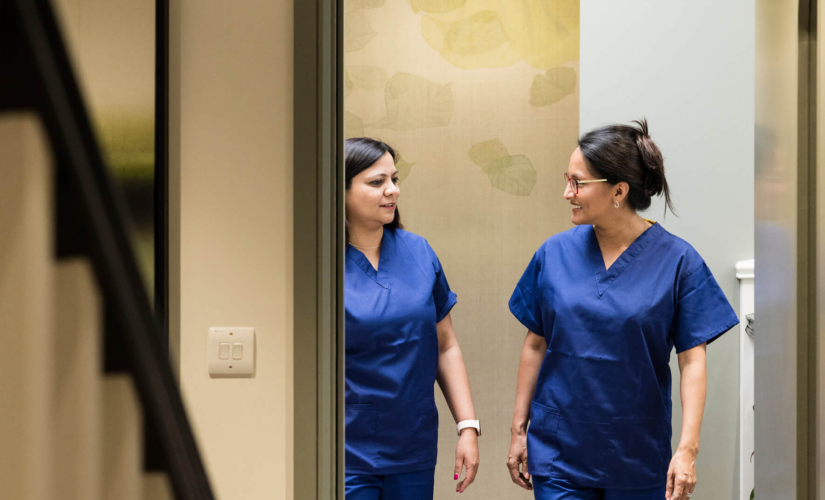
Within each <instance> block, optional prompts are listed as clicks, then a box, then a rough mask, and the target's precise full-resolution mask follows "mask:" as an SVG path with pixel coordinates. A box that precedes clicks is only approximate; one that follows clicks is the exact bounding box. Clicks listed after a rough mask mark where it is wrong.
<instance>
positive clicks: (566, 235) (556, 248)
mask: <svg viewBox="0 0 825 500" xmlns="http://www.w3.org/2000/svg"><path fill="white" fill-rule="evenodd" d="M590 231H592V227H591V226H588V225H582V226H573V227H571V228H570V229H567V230H566V231H562V232H560V233H556V234H554V235H553V236H551V237H549V238H547V239H546V240H545V241H544V243H542V244H541V246H540V247H539V249H538V250H537V251H536V256H538V257H543V256H544V255H547V254H553V253H555V252H562V251H564V250H565V249H568V248H570V247H580V246H581V245H584V242H585V241H586V238H587V235H588V233H589V232H590Z"/></svg>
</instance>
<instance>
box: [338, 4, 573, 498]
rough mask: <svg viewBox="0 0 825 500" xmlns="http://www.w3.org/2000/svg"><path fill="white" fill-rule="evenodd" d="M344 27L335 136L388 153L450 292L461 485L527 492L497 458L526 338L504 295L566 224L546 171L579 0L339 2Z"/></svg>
mask: <svg viewBox="0 0 825 500" xmlns="http://www.w3.org/2000/svg"><path fill="white" fill-rule="evenodd" d="M344 24H345V25H344V39H345V61H344V63H345V64H344V81H343V84H344V98H345V101H344V109H345V133H346V136H347V137H361V136H368V137H374V138H377V139H380V140H383V141H385V142H387V143H389V144H390V145H392V146H393V147H394V148H395V149H396V150H397V151H398V153H399V159H398V161H397V163H396V168H397V169H398V171H399V174H400V176H399V177H400V179H401V183H400V186H401V198H400V199H399V211H400V213H401V216H402V221H403V223H404V225H405V227H406V228H407V229H408V230H410V231H412V232H414V233H417V234H419V235H421V236H423V237H425V238H427V240H428V241H429V242H430V244H431V245H432V246H433V248H434V249H435V251H436V252H437V253H438V255H439V258H440V259H441V262H442V264H443V266H444V270H445V272H446V275H447V277H448V279H449V282H450V285H451V287H452V288H453V290H454V291H455V292H456V293H457V294H458V304H457V305H456V307H455V308H454V309H453V311H452V313H451V315H452V319H453V324H454V326H455V330H456V334H457V336H458V339H459V342H460V344H461V349H462V352H463V353H464V358H465V362H466V364H467V369H468V372H469V375H470V384H471V386H472V389H473V400H474V403H475V407H476V412H477V416H478V418H479V419H480V420H481V422H482V426H483V428H484V437H482V438H481V439H480V440H479V446H480V451H481V462H482V466H481V468H480V470H479V476H478V478H477V480H476V483H475V484H474V485H473V486H471V488H470V491H472V493H470V494H471V495H472V497H473V498H479V499H507V498H532V495H531V493H528V492H525V491H523V490H521V489H520V488H518V487H517V486H515V485H514V484H512V482H511V481H510V479H509V476H508V474H507V471H506V468H505V467H504V466H503V465H502V464H504V462H505V460H506V457H507V451H508V448H509V444H510V432H509V427H510V421H511V419H512V412H513V402H514V398H515V385H516V374H517V371H518V360H519V355H520V353H521V345H522V342H523V340H524V336H525V334H526V331H525V330H524V328H523V327H522V326H521V325H520V324H519V323H518V322H517V321H516V320H515V319H514V318H513V317H512V316H511V315H510V313H509V310H508V307H507V303H508V300H509V297H510V294H511V293H512V291H513V287H514V286H515V284H516V282H517V281H518V279H519V277H520V276H521V273H522V272H523V271H524V268H525V267H526V265H527V263H528V262H529V260H530V258H531V256H532V254H533V252H535V250H536V249H537V248H538V246H539V245H540V244H541V243H542V242H543V241H544V240H545V239H547V238H548V237H550V236H551V235H553V234H555V233H557V232H559V231H563V230H566V229H568V228H569V227H571V223H570V211H569V205H568V204H567V203H566V202H565V201H564V199H563V196H562V195H563V191H564V179H563V177H562V173H563V172H565V171H566V169H567V164H568V161H569V159H570V155H571V153H572V152H573V150H574V149H575V148H576V145H577V144H576V141H577V137H578V127H579V2H578V0H520V1H518V2H514V1H501V0H346V1H345V23H344ZM436 395H437V396H436V400H437V402H438V407H439V414H440V432H439V460H438V468H437V469H436V495H435V497H436V498H448V496H447V495H455V491H454V482H453V481H452V469H453V463H454V452H455V444H456V436H455V425H454V423H453V421H452V416H451V415H450V412H449V408H448V407H447V405H446V403H445V402H444V400H443V397H442V396H441V393H440V391H439V390H437V388H436ZM448 476H449V479H447V477H448Z"/></svg>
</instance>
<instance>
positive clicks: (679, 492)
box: [665, 449, 696, 500]
mask: <svg viewBox="0 0 825 500" xmlns="http://www.w3.org/2000/svg"><path fill="white" fill-rule="evenodd" d="M695 487H696V453H695V452H692V451H690V450H685V449H678V450H676V453H675V454H674V455H673V458H672V459H671V460H670V468H668V470H667V489H666V491H665V498H666V499H670V500H688V498H689V497H690V496H691V495H692V494H693V488H695Z"/></svg>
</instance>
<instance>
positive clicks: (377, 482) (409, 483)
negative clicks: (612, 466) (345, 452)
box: [344, 467, 661, 500]
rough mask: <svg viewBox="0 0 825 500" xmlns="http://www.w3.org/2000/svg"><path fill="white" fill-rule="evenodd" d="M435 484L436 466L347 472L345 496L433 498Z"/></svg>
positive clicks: (379, 499)
mask: <svg viewBox="0 0 825 500" xmlns="http://www.w3.org/2000/svg"><path fill="white" fill-rule="evenodd" d="M434 486H435V467H433V468H432V469H427V470H422V471H417V472H408V473H406V474H387V475H384V476H371V475H368V474H346V475H345V477H344V497H346V500H432V498H433V488H434ZM659 500H661V499H659Z"/></svg>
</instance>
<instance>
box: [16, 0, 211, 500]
mask: <svg viewBox="0 0 825 500" xmlns="http://www.w3.org/2000/svg"><path fill="white" fill-rule="evenodd" d="M0 2H2V4H5V5H0V13H2V15H0V25H3V26H0V27H2V28H6V27H9V28H10V30H12V28H13V30H12V31H15V32H16V33H17V34H18V35H19V38H20V40H17V41H16V42H17V43H19V44H22V45H24V46H25V48H23V49H20V48H17V49H15V50H26V51H27V52H28V54H26V57H16V59H15V60H14V62H16V63H17V66H21V67H15V68H12V69H13V70H14V74H10V73H6V74H4V75H3V80H6V79H9V80H10V79H15V80H17V82H18V83H9V80H7V81H6V82H5V83H3V84H2V85H5V86H7V87H14V88H13V90H14V91H16V92H18V93H19V94H20V96H21V99H20V100H21V101H22V102H20V103H19V105H18V106H15V103H14V102H9V100H8V97H7V96H3V102H2V105H3V106H4V107H6V108H12V107H29V108H30V107H34V108H35V109H36V110H37V111H38V113H39V114H40V116H41V118H42V120H43V123H44V125H45V128H46V130H47V133H48V135H49V140H50V143H51V146H52V150H53V153H54V157H55V160H56V164H57V166H58V169H59V170H61V172H60V176H61V177H65V178H67V179H69V181H70V182H71V185H72V186H73V188H75V189H77V194H78V195H79V196H76V197H74V198H75V199H77V200H78V201H79V202H80V204H81V207H80V208H81V210H82V215H83V217H84V220H83V221H80V222H78V225H83V226H85V228H86V231H87V237H88V238H89V241H88V242H86V243H85V244H84V247H85V248H86V250H87V251H88V255H89V257H90V259H91V262H92V265H93V267H94V270H95V275H96V278H97V281H98V285H99V286H100V288H101V292H102V294H103V296H104V298H105V302H106V304H107V307H111V308H113V310H111V311H107V314H109V313H110V314H112V315H114V316H116V317H117V318H118V323H119V324H120V325H121V328H120V329H118V334H119V335H120V339H119V340H120V341H122V346H123V347H124V349H125V351H126V353H125V354H126V358H127V359H128V361H129V371H130V372H131V373H132V375H133V378H134V381H135V385H136V387H137V391H138V394H139V396H140V399H141V402H142V404H143V409H144V415H145V416H146V419H147V421H146V425H147V426H149V427H150V430H151V432H150V435H151V434H154V436H156V438H157V440H158V444H159V449H160V450H161V452H162V453H163V455H164V458H165V463H166V465H167V467H168V469H167V472H168V474H169V478H170V482H171V483H172V487H173V488H174V491H175V494H176V496H177V498H181V499H193V500H209V499H212V498H214V497H213V494H212V491H211V488H210V485H209V480H208V477H207V475H206V471H205V469H204V466H203V462H202V460H201V456H200V453H199V452H198V448H197V445H196V443H195V438H194V435H193V433H192V429H191V427H190V425H189V420H188V419H187V416H186V412H185V410H184V407H183V402H182V400H181V395H180V391H179V388H178V386H177V383H176V381H175V379H174V377H173V374H172V369H171V365H170V363H169V360H168V358H167V356H166V349H164V348H163V346H162V345H161V340H160V337H159V335H160V334H159V327H158V325H157V324H156V322H155V319H154V315H153V313H152V309H151V306H150V304H149V298H148V296H147V294H146V291H145V289H144V285H143V283H142V281H141V277H140V274H139V271H138V267H137V263H136V260H135V257H134V254H133V251H132V248H131V246H130V244H129V240H128V238H127V234H126V230H125V227H126V226H125V221H126V220H127V219H126V217H125V214H126V209H125V202H124V200H123V197H122V196H121V194H120V192H119V191H118V190H117V189H116V188H115V187H114V185H113V183H112V182H111V179H110V178H109V174H108V171H107V169H106V168H105V166H104V163H103V160H102V157H101V154H100V151H99V149H98V146H97V143H96V140H95V137H94V134H93V132H92V127H91V125H90V121H89V118H88V115H87V114H86V110H85V107H84V105H83V101H82V99H81V96H80V92H79V90H78V86H77V82H76V80H75V77H74V73H73V72H72V68H71V64H70V61H69V58H68V56H67V54H66V49H65V46H64V44H63V41H62V38H61V34H60V30H59V28H58V25H57V23H56V22H55V18H54V13H53V12H52V8H51V5H50V3H49V2H48V0H0ZM2 17H6V19H2ZM9 25H11V26H9ZM7 34H8V32H7ZM6 41H7V42H8V39H7V40H6ZM6 49H7V47H4V48H3V50H6ZM5 62H6V61H4V63H5ZM4 69H5V70H6V71H8V70H9V69H10V68H9V67H8V66H6V67H5V68H4ZM24 75H25V76H27V77H28V78H27V80H28V83H29V86H28V88H25V87H26V85H20V83H19V79H20V78H21V77H23V76H24Z"/></svg>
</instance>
